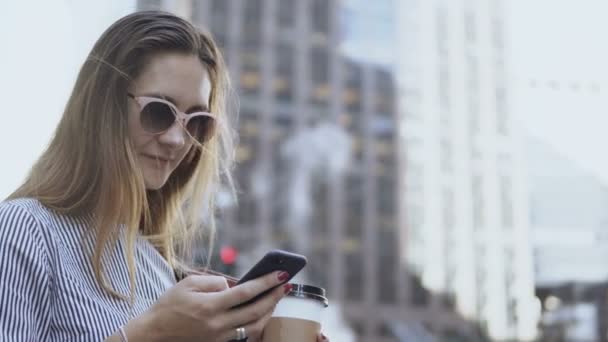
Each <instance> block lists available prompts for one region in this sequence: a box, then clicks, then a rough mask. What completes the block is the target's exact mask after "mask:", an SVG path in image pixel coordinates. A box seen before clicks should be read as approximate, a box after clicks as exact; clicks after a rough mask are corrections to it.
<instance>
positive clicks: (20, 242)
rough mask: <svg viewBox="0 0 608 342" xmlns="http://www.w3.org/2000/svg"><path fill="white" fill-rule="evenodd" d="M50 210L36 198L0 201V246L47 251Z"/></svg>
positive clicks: (49, 237)
mask: <svg viewBox="0 0 608 342" xmlns="http://www.w3.org/2000/svg"><path fill="white" fill-rule="evenodd" d="M51 220H52V213H51V211H50V210H49V209H48V208H46V207H45V206H44V205H42V204H41V203H40V202H39V201H38V200H35V199H30V198H20V199H14V200H9V201H4V202H0V246H4V247H7V246H9V247H10V246H12V247H13V248H18V249H20V250H22V251H27V250H31V251H32V252H33V253H47V252H48V251H49V250H50V249H52V247H51V246H49V245H50V244H52V240H53V239H52V238H51V236H50V235H52V234H51V232H50V231H49V226H51V224H50V222H51Z"/></svg>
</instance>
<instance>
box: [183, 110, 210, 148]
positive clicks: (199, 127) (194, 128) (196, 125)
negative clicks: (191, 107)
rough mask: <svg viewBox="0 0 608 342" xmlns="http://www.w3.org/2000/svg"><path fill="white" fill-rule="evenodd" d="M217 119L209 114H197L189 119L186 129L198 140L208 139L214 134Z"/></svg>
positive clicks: (201, 141)
mask: <svg viewBox="0 0 608 342" xmlns="http://www.w3.org/2000/svg"><path fill="white" fill-rule="evenodd" d="M214 126H215V120H214V119H213V118H212V117H209V116H203V115H201V116H195V117H193V118H191V119H190V121H188V126H187V127H186V129H187V130H188V133H189V134H190V135H191V136H192V137H193V138H194V139H196V140H197V141H198V142H200V143H203V142H205V141H207V140H208V139H209V138H210V137H211V135H212V134H213V130H214Z"/></svg>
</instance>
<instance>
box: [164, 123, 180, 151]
mask: <svg viewBox="0 0 608 342" xmlns="http://www.w3.org/2000/svg"><path fill="white" fill-rule="evenodd" d="M158 140H159V142H160V143H161V144H163V145H167V146H169V147H171V148H173V149H179V148H181V147H183V146H184V145H185V144H186V132H185V131H184V128H183V127H182V125H180V124H179V123H178V122H177V121H176V122H175V123H173V126H171V127H170V128H169V129H168V130H167V131H166V132H164V133H163V134H161V135H159V137H158Z"/></svg>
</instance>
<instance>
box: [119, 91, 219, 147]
mask: <svg viewBox="0 0 608 342" xmlns="http://www.w3.org/2000/svg"><path fill="white" fill-rule="evenodd" d="M128 95H129V97H130V98H132V99H133V100H135V102H137V104H138V105H139V110H140V115H139V121H140V124H141V127H142V128H143V129H144V130H145V131H146V132H148V133H151V134H163V133H165V132H166V131H168V130H169V128H171V127H173V125H174V124H175V121H178V122H179V123H180V125H181V126H182V127H183V128H184V129H185V130H186V132H187V133H188V135H189V136H190V137H191V138H192V139H194V140H196V141H198V142H199V143H204V142H206V141H208V140H209V139H210V138H211V137H212V136H213V134H214V133H215V124H216V122H215V117H214V115H213V114H211V113H207V112H195V113H188V114H187V113H184V112H181V111H180V110H179V109H177V107H176V106H175V105H174V104H173V103H171V102H169V101H166V100H163V99H159V98H156V97H149V96H135V95H133V94H131V93H129V94H128Z"/></svg>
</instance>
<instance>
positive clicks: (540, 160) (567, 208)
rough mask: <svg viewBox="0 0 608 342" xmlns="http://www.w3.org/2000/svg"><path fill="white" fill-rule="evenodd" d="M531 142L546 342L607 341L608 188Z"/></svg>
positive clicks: (538, 284)
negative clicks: (574, 341) (607, 229)
mask: <svg viewBox="0 0 608 342" xmlns="http://www.w3.org/2000/svg"><path fill="white" fill-rule="evenodd" d="M527 145H528V148H527V157H528V160H529V161H528V166H529V175H530V198H531V206H530V215H531V224H532V232H533V242H534V255H535V275H536V276H535V278H536V292H537V296H538V297H539V298H540V299H541V301H542V303H543V317H542V321H541V334H542V338H543V341H563V340H568V341H570V340H577V341H579V340H586V341H607V340H608V335H607V332H608V330H607V327H608V301H607V297H606V296H607V294H608V270H607V269H606V262H605V260H606V259H607V258H608V239H607V235H606V226H607V225H608V212H607V211H606V208H607V207H608V187H607V186H606V185H605V184H603V182H602V181H600V180H599V179H598V178H597V177H595V176H593V175H592V174H591V173H590V172H589V171H586V170H584V169H583V168H582V167H580V166H578V165H577V164H576V163H575V162H573V161H572V160H569V159H568V158H567V157H565V156H563V155H562V154H560V153H559V152H557V151H556V150H554V149H553V148H551V147H550V146H549V145H548V144H546V143H544V142H543V141H541V140H539V139H534V138H529V139H528V141H527ZM549 170H550V171H551V172H548V171H549Z"/></svg>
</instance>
